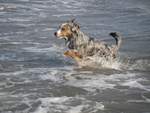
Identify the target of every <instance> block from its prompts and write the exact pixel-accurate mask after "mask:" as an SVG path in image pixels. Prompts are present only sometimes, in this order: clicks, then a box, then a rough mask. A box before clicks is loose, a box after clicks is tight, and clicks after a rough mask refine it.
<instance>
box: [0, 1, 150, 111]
mask: <svg viewBox="0 0 150 113" xmlns="http://www.w3.org/2000/svg"><path fill="white" fill-rule="evenodd" d="M73 18H75V19H76V22H77V23H79V25H80V28H81V30H82V31H83V32H85V33H86V34H87V35H89V36H91V37H94V38H95V39H97V40H102V41H105V42H107V43H109V44H111V43H115V42H114V39H113V38H112V37H110V36H109V35H108V34H109V33H110V32H119V33H120V34H121V35H122V37H123V43H122V45H121V48H120V50H119V58H118V59H119V61H118V62H119V65H118V64H116V65H113V67H112V68H99V69H91V68H79V67H78V66H77V65H76V64H75V62H74V61H73V60H72V59H70V58H66V57H65V56H64V55H63V52H64V51H65V50H66V49H67V48H66V47H65V43H64V40H59V39H57V38H56V37H55V36H54V32H56V31H57V29H58V27H59V25H61V23H63V22H65V21H67V20H71V19H73ZM116 67H117V68H116ZM0 113H150V1H149V0H142V1H140V0H82V1H81V0H0Z"/></svg>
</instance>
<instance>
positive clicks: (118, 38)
mask: <svg viewBox="0 0 150 113" xmlns="http://www.w3.org/2000/svg"><path fill="white" fill-rule="evenodd" d="M109 35H110V36H112V37H113V38H114V39H115V41H116V45H115V46H116V47H115V48H116V50H118V49H119V48H120V46H121V43H122V36H121V35H120V34H119V33H117V32H111V33H110V34H109Z"/></svg>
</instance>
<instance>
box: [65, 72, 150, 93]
mask: <svg viewBox="0 0 150 113" xmlns="http://www.w3.org/2000/svg"><path fill="white" fill-rule="evenodd" d="M75 76H76V77H77V79H75V78H74V79H72V78H70V79H69V80H68V81H67V82H66V83H65V85H69V86H74V87H80V88H83V89H85V90H87V91H90V92H94V91H95V90H96V89H99V90H106V89H114V88H116V87H115V86H118V85H119V86H129V87H130V88H140V89H143V90H146V91H149V89H148V87H147V86H144V85H142V84H141V83H140V82H143V81H146V80H145V79H141V78H138V76H139V74H135V73H126V74H112V75H102V74H101V75H99V74H98V75H96V74H95V75H93V74H90V73H88V75H87V74H81V73H80V74H79V75H74V77H75ZM78 78H80V79H78Z"/></svg>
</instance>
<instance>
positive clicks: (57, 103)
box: [34, 96, 104, 113]
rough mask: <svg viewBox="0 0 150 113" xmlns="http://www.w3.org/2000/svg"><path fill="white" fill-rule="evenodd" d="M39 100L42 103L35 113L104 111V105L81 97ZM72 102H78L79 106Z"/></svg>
mask: <svg viewBox="0 0 150 113" xmlns="http://www.w3.org/2000/svg"><path fill="white" fill-rule="evenodd" d="M39 100H40V101H41V105H40V106H39V107H38V108H37V109H36V111H35V112H34V113H47V112H51V113H52V112H61V113H62V112H63V113H82V111H83V110H90V112H91V113H93V112H97V111H98V110H104V105H103V104H102V103H100V102H95V101H90V100H86V99H85V98H81V97H66V96H64V97H47V98H40V99H39ZM72 102H77V104H76V105H73V104H72ZM78 102H79V103H78Z"/></svg>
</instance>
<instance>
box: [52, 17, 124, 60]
mask: <svg viewBox="0 0 150 113" xmlns="http://www.w3.org/2000/svg"><path fill="white" fill-rule="evenodd" d="M54 35H55V36H56V37H58V38H60V39H61V38H62V39H65V41H66V45H67V46H68V48H69V50H68V51H66V52H65V53H64V55H65V56H69V57H71V58H73V59H74V60H76V61H77V62H79V61H81V60H82V59H86V58H89V57H93V56H98V57H102V58H105V59H106V60H113V59H115V58H116V57H117V53H118V49H119V48H120V45H121V42H122V38H121V35H120V34H119V33H117V32H111V33H110V34H109V35H110V36H112V37H113V38H114V39H115V41H116V43H115V44H114V45H111V46H109V45H108V44H106V43H104V42H102V41H97V40H94V39H93V38H90V37H89V36H87V35H86V34H85V33H83V32H82V31H81V30H80V26H79V25H78V24H77V23H76V22H75V20H71V21H67V22H65V23H63V24H61V26H60V27H59V29H58V31H57V32H55V33H54Z"/></svg>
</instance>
